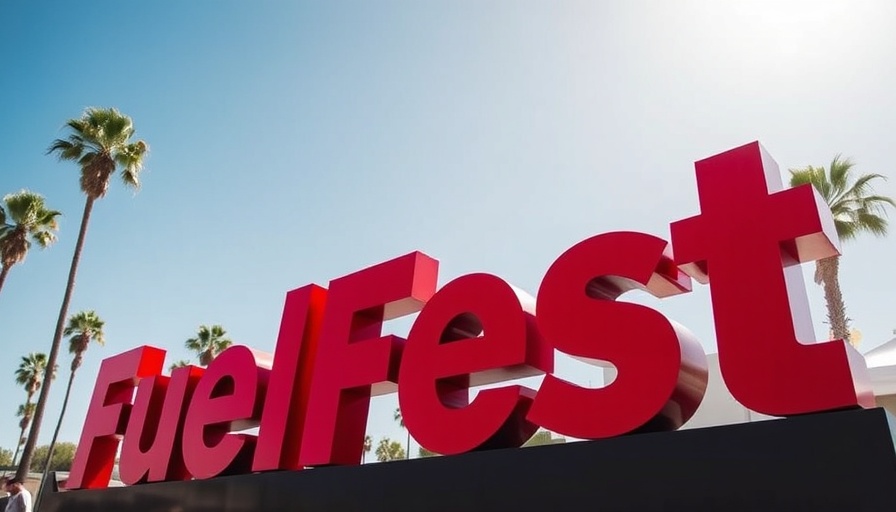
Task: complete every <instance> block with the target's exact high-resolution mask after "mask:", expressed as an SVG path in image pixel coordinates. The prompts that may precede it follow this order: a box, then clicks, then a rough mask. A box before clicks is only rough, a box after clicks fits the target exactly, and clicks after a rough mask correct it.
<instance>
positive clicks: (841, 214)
mask: <svg viewBox="0 0 896 512" xmlns="http://www.w3.org/2000/svg"><path fill="white" fill-rule="evenodd" d="M853 166H854V164H853V162H852V161H851V160H850V159H849V158H841V157H840V155H837V156H835V157H834V159H833V160H832V161H831V165H830V166H829V167H828V169H825V168H824V167H812V166H811V165H810V166H807V167H804V168H801V169H790V186H792V187H796V186H798V185H805V184H812V186H814V187H815V189H816V190H817V191H818V193H819V194H820V195H821V197H823V198H824V200H825V202H827V204H828V206H829V207H830V209H831V214H832V215H833V217H834V225H835V226H836V229H837V235H838V236H839V237H840V240H843V241H848V240H853V239H855V238H856V237H857V236H858V235H860V234H862V233H871V234H873V235H877V236H884V235H886V234H887V218H886V213H887V212H886V207H887V206H896V203H894V202H893V200H892V199H891V198H889V197H886V196H881V195H875V194H874V190H873V187H872V182H873V181H874V180H877V179H883V180H885V179H886V177H885V176H882V175H880V174H873V173H872V174H862V175H860V176H854V175H853ZM839 273H840V257H839V256H831V257H828V258H823V259H820V260H818V261H817V262H815V282H816V283H817V284H820V285H823V286H824V298H825V302H826V304H827V312H828V322H829V324H830V328H831V333H832V334H833V336H834V338H838V339H844V340H847V341H850V331H849V317H847V316H846V304H845V303H844V302H843V294H842V292H841V291H840V278H839Z"/></svg>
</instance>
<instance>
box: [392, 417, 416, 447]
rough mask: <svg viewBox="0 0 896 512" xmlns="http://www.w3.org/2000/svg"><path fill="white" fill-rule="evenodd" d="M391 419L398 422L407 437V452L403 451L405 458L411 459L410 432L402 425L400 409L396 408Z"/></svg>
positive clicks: (402, 419)
mask: <svg viewBox="0 0 896 512" xmlns="http://www.w3.org/2000/svg"><path fill="white" fill-rule="evenodd" d="M392 419H394V420H395V421H397V422H398V425H399V426H400V427H401V428H403V429H404V430H405V432H406V433H407V435H408V444H407V450H405V452H404V453H405V458H411V431H410V430H408V427H406V426H405V425H404V416H402V415H401V409H400V408H398V407H396V408H395V412H394V413H393V414H392Z"/></svg>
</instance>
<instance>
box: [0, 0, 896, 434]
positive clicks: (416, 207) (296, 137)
mask: <svg viewBox="0 0 896 512" xmlns="http://www.w3.org/2000/svg"><path fill="white" fill-rule="evenodd" d="M894 19H896V4H894V3H893V2H890V1H888V0H880V1H871V0H869V1H863V2H846V1H844V2H834V3H831V2H823V1H811V2H808V1H807V2H799V3H792V2H791V3H788V2H780V1H776V2H771V1H769V2H752V1H750V2H747V1H743V2H716V1H711V0H706V1H700V2H697V1H683V2H674V3H673V2H660V1H655V2H572V1H566V2H547V1H540V2H533V1H525V0H523V1H520V0H515V1H487V2H473V1H452V2H439V1H436V2H415V1H404V2H400V1H380V2H367V1H359V2H353V1H334V2H285V1H283V2H274V1H266V2H235V1H210V0H206V1H193V2H173V1H160V2H148V3H140V4H137V3H124V4H122V3H121V2H108V1H95V2H81V3H79V4H78V6H77V8H73V7H72V5H71V4H70V3H67V2H61V1H57V2H40V3H35V2H25V1H12V2H4V3H3V4H2V6H0V112H2V122H0V194H5V193H9V192H14V191H17V190H19V189H22V188H29V189H32V190H35V191H38V192H40V193H42V194H44V195H45V196H46V198H47V202H48V204H49V205H50V206H51V207H53V208H56V209H59V210H62V211H63V212H64V213H65V216H64V217H63V218H62V220H61V226H60V232H59V242H58V243H57V244H56V245H55V246H54V247H52V248H51V249H49V250H47V251H43V252H38V251H32V253H31V254H30V255H29V256H28V259H27V261H26V262H25V263H24V264H22V265H19V266H16V267H15V268H13V269H12V272H11V273H10V276H9V279H8V280H7V283H6V286H5V287H4V289H3V291H2V294H0V347H2V348H3V353H4V357H3V358H0V389H2V390H4V391H5V393H4V396H5V401H4V403H3V404H2V406H0V446H5V447H10V448H11V447H13V446H14V444H15V440H16V437H17V435H18V428H17V426H16V425H17V420H16V419H15V418H14V417H13V414H14V412H15V409H16V406H17V405H18V404H20V403H22V402H23V401H24V398H25V395H24V392H23V391H21V390H20V389H19V388H18V387H17V386H16V385H15V384H14V381H13V371H14V369H15V368H16V366H17V364H18V360H19V357H20V356H22V355H24V354H25V353H27V352H30V351H47V350H48V349H49V344H50V341H51V339H52V334H53V327H54V323H55V318H56V315H57V313H58V308H59V305H60V301H61V299H62V293H63V289H64V285H65V279H66V274H67V270H68V266H69V262H70V258H71V254H72V251H73V247H74V242H75V238H76V235H77V227H78V221H79V219H80V214H81V209H82V207H83V201H84V198H83V195H82V194H81V193H80V192H79V190H78V183H77V182H78V180H77V178H78V172H77V168H76V167H75V166H74V165H72V164H70V163H57V162H56V161H55V160H54V159H53V158H51V157H48V156H45V154H44V151H45V149H46V147H47V145H48V144H49V143H50V141H51V140H52V139H54V138H56V137H59V136H61V135H62V134H63V132H62V131H61V130H60V127H61V126H62V124H63V122H64V121H65V120H66V119H69V118H72V117H77V116H79V115H80V114H81V112H82V110H83V109H84V108H85V107H87V106H115V107H118V108H119V109H121V110H122V111H123V112H125V113H126V114H128V115H130V116H132V117H133V119H134V121H135V123H136V126H137V135H138V137H140V138H143V139H145V140H146V141H147V142H148V143H149V144H150V146H151V155H150V157H149V159H148V161H147V170H146V172H145V174H144V175H143V180H144V186H143V188H142V190H141V191H140V192H139V193H137V194H136V195H135V194H133V193H131V192H130V191H128V190H126V189H124V188H123V187H122V186H120V183H119V182H115V183H114V184H113V187H112V189H111V191H110V193H109V194H108V196H107V197H106V198H105V199H103V200H102V201H100V202H99V203H98V204H97V206H96V208H95V210H94V217H93V220H92V223H91V226H90V232H89V233H88V237H87V242H86V247H85V251H84V257H83V261H82V266H81V270H80V273H79V275H78V283H77V287H76V289H75V294H74V299H73V303H72V307H71V312H76V311H78V310H81V309H95V310H96V311H97V312H98V313H99V314H100V315H101V316H102V317H103V318H104V319H105V320H106V326H107V327H106V334H107V340H108V342H107V345H106V347H104V348H100V347H91V349H90V351H89V352H88V354H87V357H86V361H85V363H84V366H83V367H82V369H81V370H80V373H79V375H78V377H77V380H76V383H75V390H74V401H73V403H72V405H71V407H70V409H69V412H68V415H67V418H66V422H65V424H64V427H63V430H62V434H61V440H64V441H76V440H77V438H78V436H79V432H80V427H81V425H82V422H83V419H84V414H85V412H86V405H87V401H88V399H89V396H90V393H91V391H92V388H93V381H94V378H95V375H96V371H97V367H98V364H99V361H100V360H101V359H102V358H104V357H108V356H111V355H113V354H116V353H119V352H122V351H124V350H127V349H129V348H132V347H134V346H137V345H140V344H153V345H156V346H159V347H162V348H165V349H168V350H169V358H170V359H171V360H177V359H182V358H188V357H189V356H190V354H188V353H187V351H186V350H185V349H184V348H183V342H184V340H185V339H187V338H188V337H190V336H191V335H193V334H194V333H195V331H196V329H197V327H198V326H199V324H202V323H220V324H223V325H224V326H225V328H226V329H227V330H228V332H229V333H230V335H231V336H232V337H233V339H235V340H236V341H237V342H239V343H242V344H247V345H250V346H253V347H257V348H260V349H267V350H271V349H273V346H274V340H275V337H276V333H277V329H278V326H279V319H280V313H281V306H282V301H283V297H284V294H285V292H286V291H287V290H289V289H292V288H295V287H298V286H302V285H305V284H307V283H311V282H315V283H319V284H324V285H325V284H326V283H327V281H328V280H330V279H332V278H336V277H339V276H342V275H344V274H346V273H349V272H352V271H354V270H357V269H360V268H363V267H365V266H368V265H371V264H375V263H378V262H380V261H383V260H386V259H389V258H392V257H395V256H398V255H401V254H404V253H407V252H409V251H412V250H418V249H419V250H422V251H424V252H426V253H428V254H429V255H431V256H433V257H435V258H438V259H439V260H440V261H441V277H440V282H442V283H444V282H446V281H448V280H450V279H451V278H454V277H457V276H458V275H461V274H464V273H467V272H472V271H485V272H491V273H495V274H497V275H500V276H502V277H504V278H506V279H507V280H509V281H510V282H511V283H513V284H515V285H517V286H519V287H521V288H523V289H525V290H528V291H529V292H530V293H534V292H535V291H536V290H537V287H538V283H539V282H540V279H541V277H542V275H543V273H544V271H545V270H546V269H547V267H548V266H549V264H550V263H551V262H552V261H553V259H554V258H556V257H557V256H558V255H559V254H560V253H562V252H563V251H564V250H565V249H566V248H568V247H569V246H571V245H572V244H574V243H576V242H578V241H580V240H582V239H584V238H586V237H588V236H591V235H594V234H597V233H600V232H605V231H614V230H638V231H644V232H647V233H651V234H655V235H658V236H661V237H664V238H668V229H669V228H668V225H669V223H670V222H671V221H674V220H678V219H681V218H684V217H688V216H691V215H694V214H696V213H697V212H698V205H697V199H696V192H697V190H696V186H695V181H694V173H693V162H694V161H695V160H699V159H702V158H705V157H707V156H710V155H713V154H715V153H718V152H721V151H724V150H726V149H729V148H732V147H735V146H739V145H741V144H744V143H747V142H750V141H753V140H759V141H761V142H762V143H763V144H764V145H765V147H766V148H767V149H768V150H769V151H770V152H771V154H772V155H773V156H774V157H775V159H776V160H777V161H778V163H779V164H780V166H781V168H782V172H786V169H787V168H789V167H795V166H803V165H806V164H815V165H822V164H825V165H826V164H827V163H828V162H829V161H830V160H831V158H832V157H833V156H834V155H835V154H836V153H839V152H842V153H844V154H845V155H849V156H852V157H854V159H855V161H856V162H857V164H858V169H859V170H861V171H865V172H872V171H873V172H879V173H883V174H889V175H893V165H894V164H893V154H892V147H893V145H892V136H893V133H896V99H894V98H896V94H894V91H896V67H894V66H893V54H894V50H896V36H894V35H893V31H892V21H893V20H894ZM879 192H881V193H884V194H888V195H891V196H896V182H894V181H889V182H887V183H885V184H883V186H881V187H879ZM844 249H845V257H844V259H843V262H842V285H843V291H844V295H845V298H846V301H847V307H848V314H849V316H850V317H851V318H853V319H854V325H855V326H856V327H857V328H859V329H860V330H861V331H862V333H863V340H862V344H861V349H862V350H868V349H871V348H873V347H874V346H876V345H878V344H880V343H882V342H884V341H886V340H888V339H890V338H892V337H893V334H892V330H893V329H894V328H896V317H894V314H893V307H892V304H893V303H894V299H896V286H894V284H896V279H894V273H893V258H894V254H896V235H894V236H891V237H890V238H889V239H875V238H866V239H862V240H860V241H858V242H855V243H851V244H847V245H846V246H845V248H844ZM808 270H811V269H808ZM808 292H809V295H810V299H811V302H812V310H813V315H814V323H815V326H816V332H818V333H819V335H820V336H822V335H824V333H825V332H826V331H827V329H826V327H825V325H824V324H823V323H822V320H823V319H824V309H823V302H822V294H821V290H820V289H819V288H818V287H816V286H814V285H812V284H811V282H810V285H809V290H808ZM708 297H709V294H708V289H707V288H706V287H701V286H696V287H695V290H694V292H693V293H691V294H688V295H684V296H679V297H675V298H672V299H668V300H665V301H663V302H662V303H661V304H660V303H659V302H658V301H653V300H650V299H648V298H645V297H643V296H634V297H632V300H638V301H641V302H644V303H647V304H650V305H654V306H656V307H658V308H659V309H660V310H661V311H662V312H664V313H665V314H667V315H668V316H670V317H672V318H674V319H676V320H678V321H679V322H681V323H683V324H685V325H687V326H688V327H690V328H691V330H693V331H694V332H695V333H696V334H697V336H698V337H699V338H700V339H701V341H702V343H703V344H704V346H705V348H706V350H707V352H713V351H714V350H715V338H714V332H713V328H712V323H711V309H710V305H709V300H708ZM757 321H761V319H757ZM407 325H408V322H407V321H399V322H396V323H395V325H394V326H393V328H394V330H395V331H396V332H397V333H399V334H403V332H406V330H407ZM633 342H636V341H633ZM69 361H70V358H69V356H68V355H63V356H62V358H61V360H60V363H61V365H60V369H61V370H62V375H61V378H60V379H59V380H58V381H57V382H56V384H55V385H54V387H53V392H52V395H51V403H50V406H49V408H48V412H47V418H46V421H45V423H44V426H43V429H42V432H41V434H42V435H41V439H40V443H41V444H44V443H46V442H48V441H49V438H50V436H51V434H52V429H53V425H54V424H55V419H56V417H57V415H58V412H59V409H60V406H61V400H62V395H63V392H64V378H65V370H66V369H67V367H68V364H69ZM560 374H561V376H565V377H567V378H569V379H570V380H574V381H577V382H580V383H588V382H591V381H595V383H596V382H599V381H600V378H601V377H600V373H599V372H598V371H597V370H594V369H591V368H588V367H585V366H583V365H580V364H573V363H571V362H569V361H566V360H563V361H562V363H561V364H560ZM4 375H5V376H6V377H2V376H4ZM395 404H396V400H395V397H386V398H381V399H377V400H375V402H374V406H373V408H372V412H371V419H370V424H369V432H370V433H371V434H372V435H373V436H374V437H375V438H379V437H381V436H383V435H388V436H391V437H393V438H398V439H404V434H403V433H402V431H401V430H400V429H399V428H398V426H397V425H395V424H394V422H393V421H392V409H393V408H394V407H395Z"/></svg>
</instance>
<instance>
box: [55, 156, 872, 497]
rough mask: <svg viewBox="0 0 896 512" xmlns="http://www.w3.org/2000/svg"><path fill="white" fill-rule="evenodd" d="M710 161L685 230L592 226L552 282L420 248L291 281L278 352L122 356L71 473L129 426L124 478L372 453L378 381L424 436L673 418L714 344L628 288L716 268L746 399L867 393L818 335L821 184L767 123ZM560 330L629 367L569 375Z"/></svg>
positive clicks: (838, 349) (686, 278)
mask: <svg viewBox="0 0 896 512" xmlns="http://www.w3.org/2000/svg"><path fill="white" fill-rule="evenodd" d="M696 168H697V186H698V190H699V197H700V211H701V213H700V214H699V215H697V216H695V217H691V218H688V219H684V220H681V221H678V222H674V223H672V225H671V232H672V236H671V238H672V243H671V244H670V243H668V242H667V241H665V240H663V239H661V238H657V237H655V236H652V235H647V234H643V233H635V232H616V233H605V234H601V235H596V236H594V237H591V238H589V239H587V240H584V241H582V242H580V243H578V244H576V245H575V246H573V247H571V248H570V249H568V250H567V251H566V252H564V253H563V254H562V255H561V256H560V257H559V258H558V259H557V260H556V261H555V262H554V263H553V264H552V265H551V266H550V268H549V269H548V270H547V272H546V274H545V276H544V278H543V280H542V283H541V286H540V287H539V289H538V293H537V296H536V297H532V296H531V295H529V294H527V293H526V292H524V291H522V290H520V289H518V288H516V287H514V286H512V285H510V284H508V283H506V282H505V281H504V280H502V279H500V278H499V277H497V276H494V275H489V274H470V275H464V276H460V277H458V278H456V279H454V280H452V281H451V282H449V283H448V284H446V285H445V286H443V287H442V288H441V289H439V290H437V289H436V282H437V274H438V262H437V261H436V260H434V259H432V258H430V257H428V256H426V255H424V254H422V253H419V252H414V253H411V254H407V255H405V256H402V257H400V258H396V259H393V260H390V261H387V262H384V263H381V264H379V265H375V266H373V267H370V268H367V269H364V270H361V271H358V272H355V273H353V274H350V275H347V276H344V277H341V278H339V279H335V280H333V281H331V282H330V285H329V287H328V288H324V287H321V286H317V285H308V286H306V287H304V288H298V289H296V290H293V291H291V292H289V293H288V294H287V296H286V302H285V305H284V308H283V316H282V320H281V326H280V333H279V336H278V339H277V343H276V349H275V351H274V354H273V357H271V356H270V355H268V354H264V353H261V352H257V351H254V350H251V349H249V348H247V347H243V346H234V347H231V348H229V349H228V350H226V351H225V352H224V353H222V354H221V355H220V356H218V358H216V359H215V360H214V361H212V363H211V364H210V365H209V367H208V368H206V369H201V368H196V367H187V368H181V369H177V370H175V371H174V372H173V373H172V374H171V376H170V377H168V376H165V375H162V368H163V360H164V354H165V353H164V351H163V350H160V349H157V348H153V347H148V346H144V347H140V348H137V349H134V350H131V351H129V352H125V353H124V354H120V355H118V356H114V357H112V358H109V359H107V360H106V361H104V362H103V364H102V366H101V367H100V372H99V376H98V377H97V381H96V387H95V388H94V392H93V398H92V399H91V402H90V408H89V410H88V413H87V419H86V421H85V425H84V429H83V432H82V435H81V442H80V444H79V445H78V451H77V453H76V455H75V460H74V463H73V466H72V471H71V474H70V476H69V480H68V484H67V486H68V488H71V489H79V488H101V487H106V486H107V485H108V483H109V479H110V475H111V472H112V467H113V463H114V459H115V454H116V452H117V450H118V446H119V443H120V442H121V440H122V439H123V440H124V442H123V446H122V450H121V461H120V473H121V478H122V481H124V482H125V483H127V484H137V483H144V482H157V481H165V480H184V479H189V478H211V477H214V476H217V475H221V474H232V473H242V472H250V471H272V470H299V469H303V468H305V467H313V466H321V465H333V464H342V465H346V464H358V463H360V459H361V453H362V444H363V440H364V432H365V428H366V425H367V414H368V407H369V403H370V398H371V396H373V395H378V394H383V393H392V392H396V391H397V392H398V399H399V404H400V407H401V411H402V415H403V418H404V421H405V424H406V426H407V428H408V430H409V432H410V433H411V435H413V436H414V438H415V439H417V440H418V441H419V443H420V444H421V445H422V446H424V447H426V448H428V449H430V450H432V451H434V452H437V453H442V454H457V453H462V452H466V451H470V450H484V449H491V448H507V447H515V446H520V445H521V444H522V443H524V442H525V441H526V440H527V439H528V437H530V436H531V435H532V434H533V433H534V432H535V431H536V429H537V428H538V427H545V428H547V429H549V430H552V431H555V432H558V433H560V434H563V435H568V436H571V437H578V438H585V439H599V438H606V437H612V436H618V435H623V434H627V433H631V432H641V431H657V430H675V429H677V428H679V427H681V426H682V425H683V424H684V423H685V422H687V421H688V419H690V418H691V417H692V416H693V414H694V413H695V412H696V410H697V407H698V406H699V405H700V402H701V400H702V398H703V394H704V392H705V390H706V381H707V368H706V356H705V355H704V354H703V350H702V348H701V346H700V344H699V343H698V342H697V341H696V339H694V337H693V335H692V334H690V332H689V331H688V330H687V329H686V328H684V327H683V326H681V325H679V324H677V323H675V322H674V321H671V320H669V319H667V318H666V317H665V316H663V315H662V314H661V313H659V312H658V311H655V310H653V309H651V308H648V307H645V306H642V305H638V304H632V303H627V302H623V301H620V300H619V299H620V297H621V296H622V295H623V294H625V292H627V291H629V290H633V289H640V290H643V291H646V292H647V293H650V294H652V295H653V296H655V297H658V298H663V297H668V296H672V295H676V294H680V293H686V292H689V291H690V289H691V278H693V279H696V280H697V281H699V282H701V283H710V293H711V298H712V309H713V318H714V322H715V328H716V336H717V342H718V348H719V362H720V366H721V370H722V377H723V379H724V381H725V384H726V385H727V386H728V388H729V390H730V391H731V393H732V395H733V396H734V397H735V398H736V399H737V400H738V401H740V402H741V403H742V404H744V405H745V406H746V407H748V408H750V409H752V410H755V411H759V412H762V413H765V414H769V415H774V416H788V415H797V414H804V413H807V412H813V411H824V410H834V409H843V408H849V407H870V406H873V405H874V397H873V394H872V393H871V392H870V386H869V384H868V378H867V369H866V367H865V364H864V359H863V358H862V357H861V356H860V355H859V354H858V352H856V351H855V350H854V349H853V348H852V347H851V346H850V345H849V344H847V343H845V342H844V341H843V340H832V341H827V342H823V343H817V342H815V340H814V336H813V330H812V325H811V323H810V318H809V314H808V306H807V300H806V294H805V287H804V284H803V282H802V274H801V271H800V268H799V264H800V263H804V262H808V261H812V260H816V259H819V258H824V257H827V256H830V255H833V254H837V253H838V243H839V242H838V240H837V236H836V233H835V231H834V229H833V220H832V219H831V214H830V211H829V210H828V208H827V206H826V205H825V203H824V202H823V201H822V200H821V198H820V197H819V196H818V194H817V193H816V192H815V191H814V190H813V189H812V188H811V186H808V185H807V186H803V187H798V188H794V189H791V190H782V188H783V187H782V185H781V179H780V173H779V171H778V168H777V166H776V165H775V163H774V162H773V161H772V160H771V158H770V157H769V156H768V155H767V154H766V153H765V151H764V149H763V148H762V147H761V146H760V145H759V143H756V142H754V143H751V144H747V145H745V146H742V147H739V148H736V149H733V150H731V151H728V152H725V153H722V154H719V155H716V156H713V157H711V158H708V159H706V160H702V161H699V162H697V164H696ZM673 247H674V251H673ZM416 312H419V316H418V317H417V319H416V320H415V322H414V324H413V326H412V327H411V330H410V333H409V334H408V339H407V340H404V339H402V338H400V337H398V336H394V335H383V333H382V325H383V322H384V321H386V320H390V319H394V318H398V317H401V316H404V315H409V314H412V313H416ZM757 319H759V321H757ZM555 351H560V352H563V353H566V354H568V355H570V356H573V357H576V358H578V359H580V360H583V361H586V362H593V363H595V364H600V365H603V366H606V365H608V364H609V365H612V366H614V367H615V368H616V371H617V377H616V379H615V380H613V382H611V383H610V384H609V385H607V386H605V387H602V388H585V387H581V386H578V385H576V384H573V383H571V382H567V381H565V380H564V379H563V378H562V377H561V376H557V375H554V374H553V371H554V357H553V356H554V352H555ZM535 375H544V380H543V382H542V384H541V386H540V389H538V390H534V389H530V388H527V387H524V386H522V385H519V384H508V385H503V386H498V387H493V386H491V387H489V388H488V389H482V390H479V392H478V394H477V395H476V396H475V398H474V399H472V400H471V399H470V388H471V387H475V386H482V385H486V384H496V383H500V382H503V381H507V380H512V379H517V378H521V377H529V376H535ZM757 376H761V377H757ZM254 427H258V429H257V431H253V430H252V429H253V428H254Z"/></svg>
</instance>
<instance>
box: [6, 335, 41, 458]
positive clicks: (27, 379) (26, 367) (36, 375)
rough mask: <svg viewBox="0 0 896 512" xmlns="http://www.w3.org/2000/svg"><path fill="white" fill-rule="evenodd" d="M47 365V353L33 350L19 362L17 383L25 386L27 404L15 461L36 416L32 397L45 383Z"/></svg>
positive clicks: (23, 407) (23, 409)
mask: <svg viewBox="0 0 896 512" xmlns="http://www.w3.org/2000/svg"><path fill="white" fill-rule="evenodd" d="M46 367H47V355H46V354H41V353H40V352H32V353H30V354H28V355H27V356H22V361H21V362H19V367H18V369H16V384H19V385H21V386H24V387H25V394H26V397H25V404H24V405H23V406H22V407H21V410H22V421H20V422H19V426H20V427H22V433H21V434H20V435H19V444H18V446H16V453H15V454H14V455H13V458H12V460H13V461H15V460H16V457H18V455H19V448H21V447H22V439H24V438H25V429H26V428H28V424H29V423H30V422H31V419H32V418H33V417H34V404H33V403H31V399H32V398H34V394H35V393H37V390H39V389H40V387H41V384H43V381H44V376H45V373H44V370H45V369H46ZM26 413H27V414H26Z"/></svg>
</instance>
